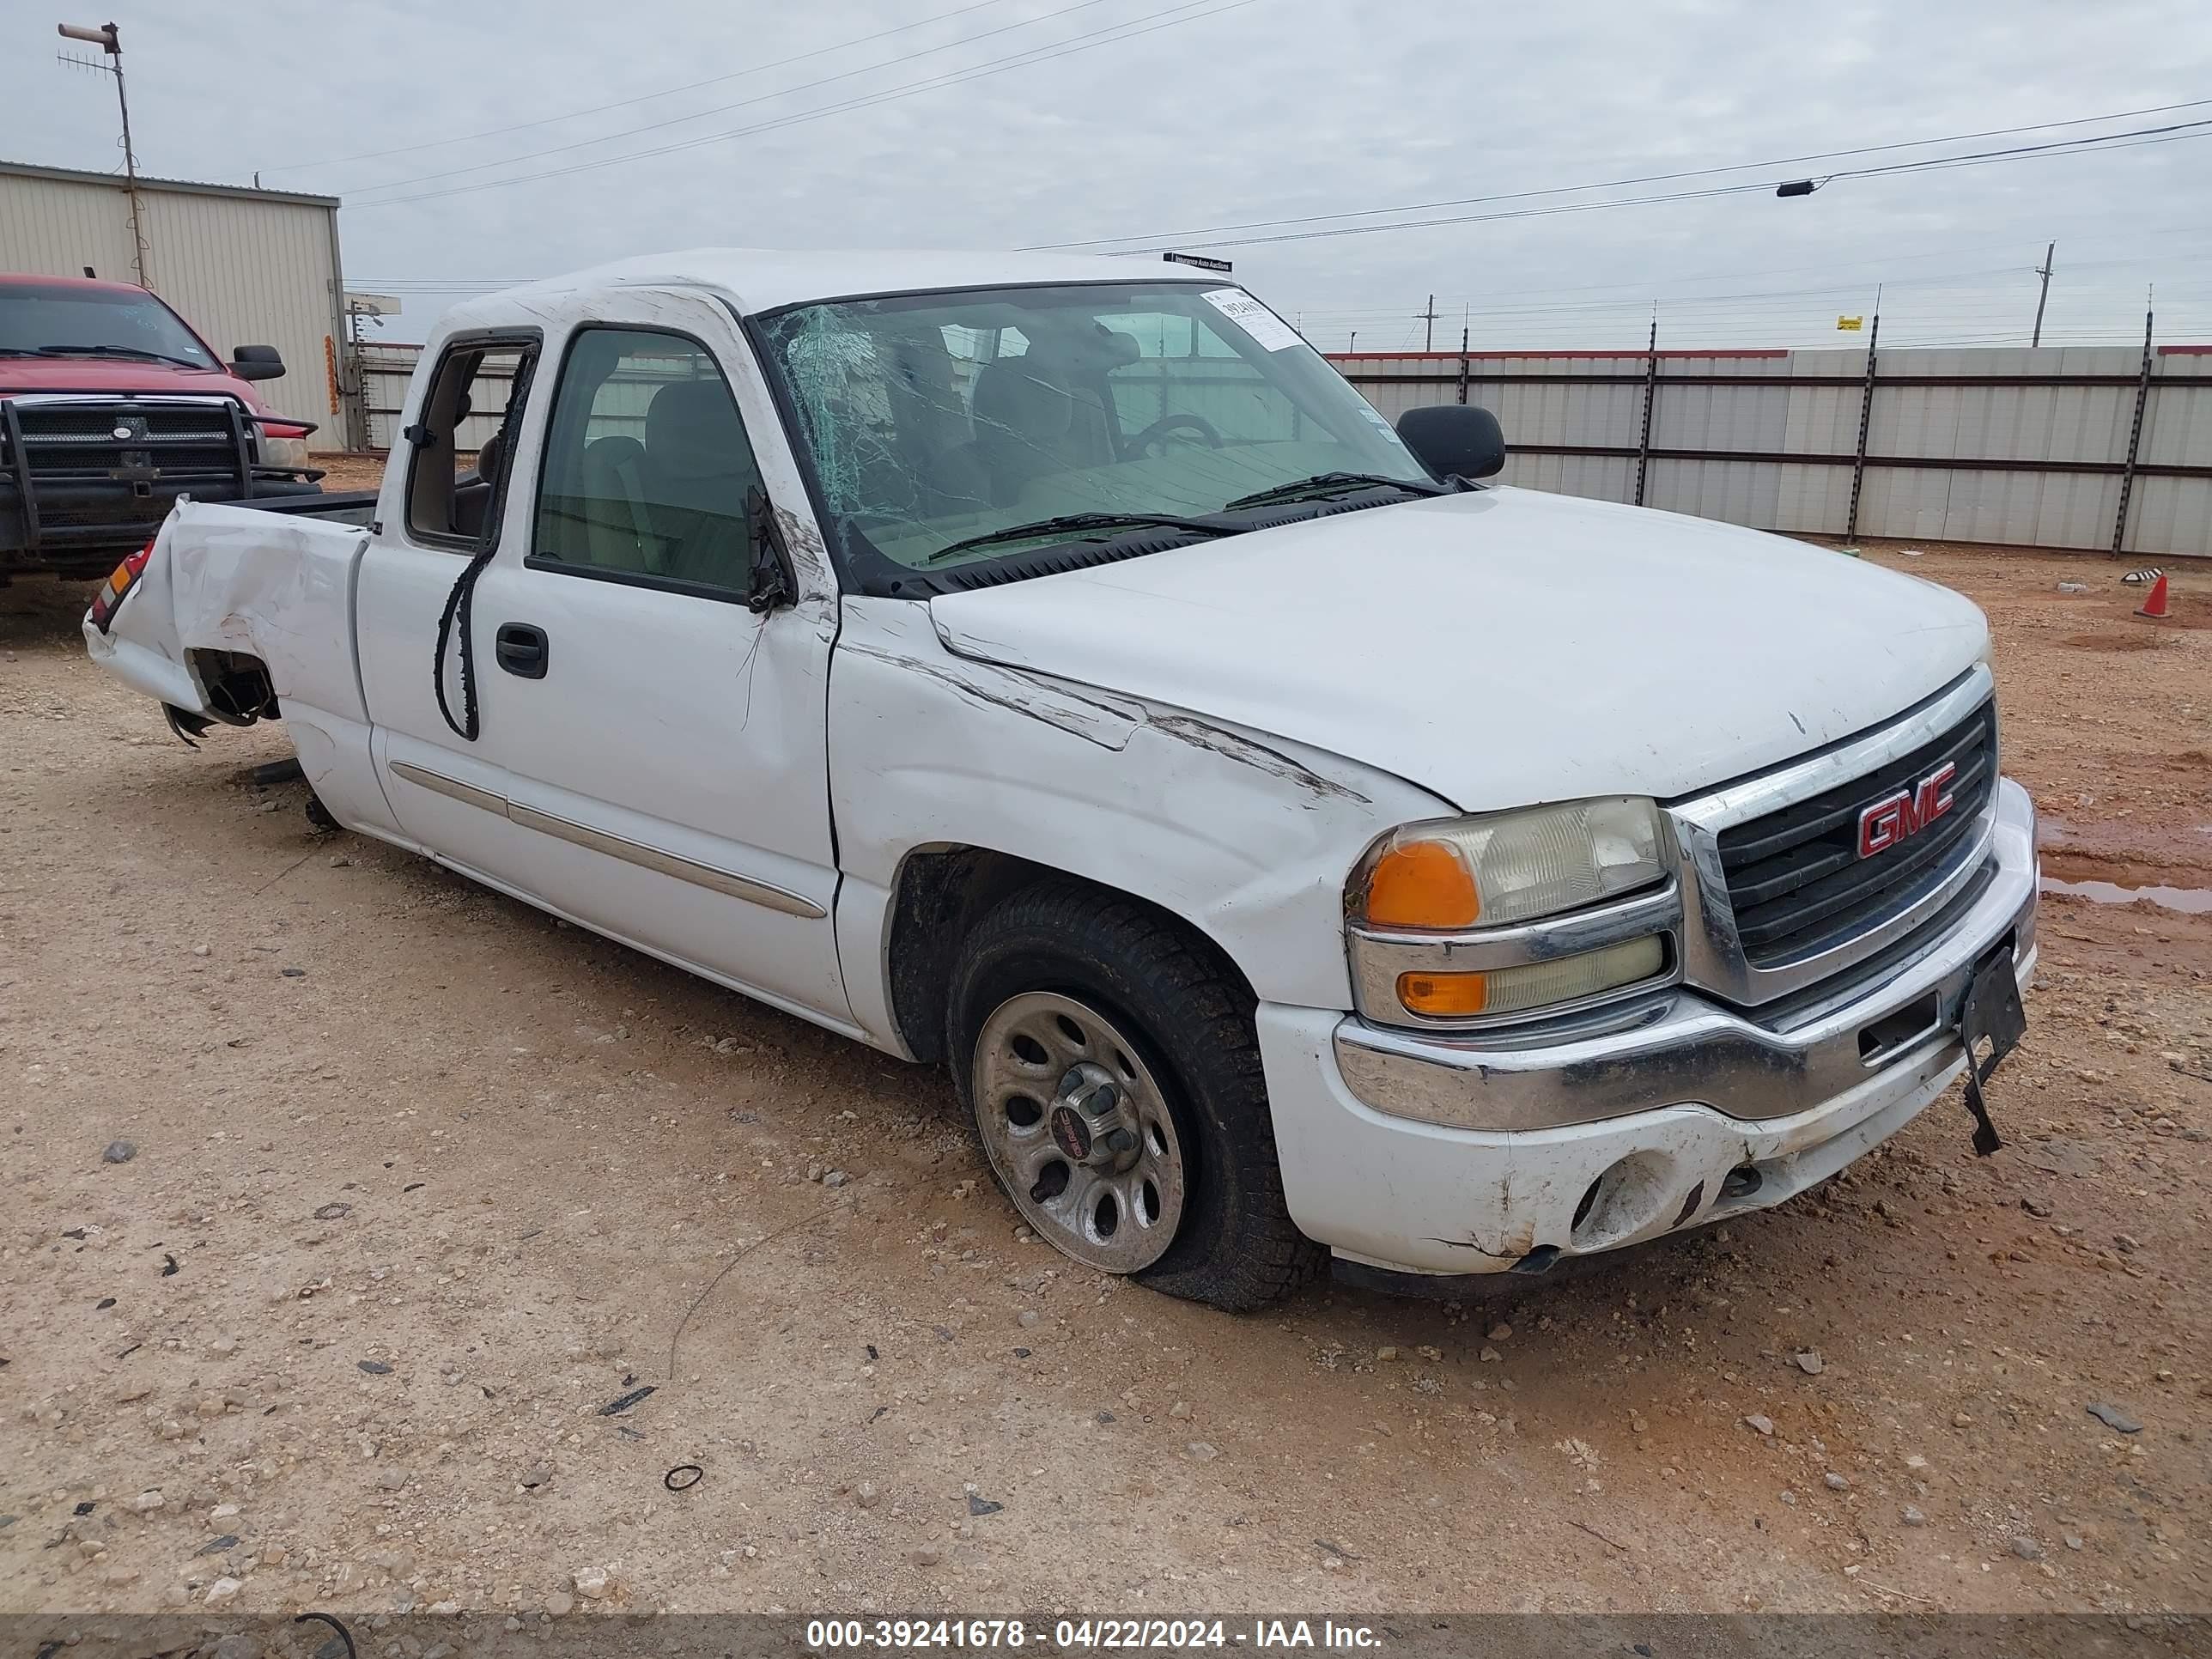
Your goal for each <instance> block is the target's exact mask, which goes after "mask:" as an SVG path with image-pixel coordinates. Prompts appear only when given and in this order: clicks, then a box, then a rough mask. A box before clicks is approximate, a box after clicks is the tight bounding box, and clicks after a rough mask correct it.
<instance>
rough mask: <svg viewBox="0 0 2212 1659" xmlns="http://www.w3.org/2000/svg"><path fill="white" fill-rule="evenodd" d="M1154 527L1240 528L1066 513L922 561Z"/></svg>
mask: <svg viewBox="0 0 2212 1659" xmlns="http://www.w3.org/2000/svg"><path fill="white" fill-rule="evenodd" d="M1154 528H1158V529H1162V530H1183V531H1188V532H1190V533H1191V534H1192V535H1194V536H1230V535H1234V534H1235V533H1236V532H1237V530H1238V529H1239V528H1241V526H1237V525H1229V524H1209V523H1208V522H1207V521H1206V520H1204V519H1179V518H1176V516H1175V515H1174V514H1172V513H1062V514H1061V515H1060V517H1059V518H1056V519H1039V520H1036V522H1035V523H1034V524H1017V525H1009V526H1006V528H1005V529H1004V530H987V531H985V532H983V533H982V534H981V535H980V536H970V537H969V538H967V539H966V540H964V541H957V542H954V543H952V544H950V545H949V546H945V547H940V548H939V549H938V550H937V551H936V552H934V553H933V554H931V555H930V556H928V557H927V558H926V559H924V560H923V561H922V562H923V563H924V564H936V563H939V562H941V561H943V560H945V559H949V558H951V556H953V555H954V554H955V553H965V552H967V551H968V550H969V549H971V548H977V547H989V546H992V545H993V544H995V543H999V542H1026V541H1036V540H1039V539H1042V538H1044V537H1047V536H1059V537H1062V538H1066V539H1067V540H1070V541H1073V540H1077V539H1079V538H1082V537H1084V536H1085V535H1086V534H1088V533H1090V532H1099V531H1104V532H1109V533H1113V532H1121V531H1124V530H1150V529H1154Z"/></svg>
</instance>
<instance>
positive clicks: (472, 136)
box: [261, 0, 1006, 173]
mask: <svg viewBox="0 0 2212 1659" xmlns="http://www.w3.org/2000/svg"><path fill="white" fill-rule="evenodd" d="M1005 3H1006V0H974V3H972V4H969V5H965V6H958V7H956V8H954V9H952V10H951V11H940V12H939V13H937V14H936V15H934V16H932V17H921V18H917V19H916V20H915V21H913V22H911V23H901V24H899V25H898V26H897V27H896V28H888V29H878V30H877V31H876V32H875V33H873V34H862V35H857V36H855V37H854V39H852V40H840V41H838V42H837V43H836V45H835V46H817V47H815V49H814V50H813V51H811V52H799V53H797V54H795V55H793V56H792V57H789V58H777V59H775V61H774V62H773V63H767V64H749V65H748V66H746V67H745V68H744V69H741V70H731V71H730V72H729V73H728V74H727V75H710V76H708V77H707V78H706V79H705V80H703V81H687V82H684V84H683V85H682V86H680V87H663V88H661V89H660V90H659V91H658V92H643V93H640V94H638V95H637V96H636V97H635V98H617V100H615V101H614V102H613V103H611V104H593V105H592V106H590V107H589V108H588V109H572V110H569V111H568V112H565V113H563V114H560V115H541V116H538V118H536V119H534V120H529V121H516V122H513V123H511V124H510V125H507V126H503V127H485V128H483V130H481V131H477V132H462V133H456V134H455V135H454V136H453V137H451V138H426V139H424V140H423V141H422V143H419V144H395V145H393V146H392V148H391V149H365V150H362V151H360V152H358V153H357V154H355V155H334V156H331V157H328V158H326V159H325V160H323V161H286V162H283V163H282V164H281V165H279V166H276V167H264V168H262V169H261V170H262V172H264V173H299V172H302V171H305V170H306V169H307V168H310V167H343V166H345V165H346V164H347V163H348V162H350V161H376V160H379V159H380V158H381V157H383V156H386V155H413V154H414V153H415V152H416V151H417V150H425V149H443V148H445V146H447V144H465V143H471V142H473V141H474V140H476V139H478V138H496V137H500V136H501V134H503V133H509V132H525V131H528V130H529V129H530V128H532V127H549V126H551V125H554V124H555V123H556V122H560V121H574V120H577V119H579V118H581V117H583V116H586V115H604V114H605V113H606V112H607V111H609V110H611V109H627V108H629V106H631V105H632V104H649V103H651V102H653V100H655V99H657V98H673V97H674V96H675V95H676V94H678V93H682V92H696V91H698V90H699V88H702V87H713V86H720V84H721V83H722V82H725V81H742V80H744V78H745V76H748V75H765V74H767V73H768V71H769V70H774V69H787V68H789V67H790V66H791V65H792V64H803V63H805V62H806V61H807V59H809V58H826V57H828V56H829V54H830V53H832V52H846V51H849V50H850V49H851V48H852V47H854V46H866V45H868V44H869V43H870V42H872V41H875V40H888V39H890V37H891V36H892V35H894V34H904V33H908V31H909V30H913V29H919V28H927V27H928V26H929V25H930V24H932V23H944V22H949V21H951V20H952V19H953V18H955V17H964V16H966V15H968V14H969V12H971V11H981V10H983V9H985V8H986V7H988V6H999V5H1004V4H1005ZM608 136H609V137H616V136H617V135H615V134H609V135H608Z"/></svg>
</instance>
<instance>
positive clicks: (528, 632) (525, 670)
mask: <svg viewBox="0 0 2212 1659" xmlns="http://www.w3.org/2000/svg"><path fill="white" fill-rule="evenodd" d="M492 648H493V652H494V654H495V655H496V656H497V657H498V658H499V665H500V666H501V668H504V669H505V670H507V672H508V673H510V674H519V675H520V676H521V677H522V678H524V679H526V680H542V679H544V678H545V659H546V655H547V652H546V646H545V630H544V629H542V628H533V627H532V626H531V625H530V624H529V623H501V624H500V625H499V632H498V634H497V635H495V636H494V639H493V646H492Z"/></svg>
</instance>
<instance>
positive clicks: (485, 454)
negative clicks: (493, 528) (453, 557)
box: [453, 425, 507, 538]
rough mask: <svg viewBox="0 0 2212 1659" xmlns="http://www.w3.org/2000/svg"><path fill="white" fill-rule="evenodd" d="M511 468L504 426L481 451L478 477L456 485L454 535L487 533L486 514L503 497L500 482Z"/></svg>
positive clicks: (477, 469)
mask: <svg viewBox="0 0 2212 1659" xmlns="http://www.w3.org/2000/svg"><path fill="white" fill-rule="evenodd" d="M506 465H507V428H506V427H505V426H504V425H501V426H500V427H499V428H497V429H496V430H495V431H494V432H493V433H492V435H491V436H490V437H489V438H487V439H485V440H484V441H483V447H482V448H480V449H478V450H477V465H476V476H475V477H473V478H463V479H461V480H459V482H458V483H455V484H454V485H453V532H454V534H456V535H459V536H468V537H472V538H473V537H477V536H480V535H482V534H483V523H484V514H485V513H489V512H490V511H491V505H492V502H493V501H495V500H496V499H498V496H499V481H500V477H501V473H502V472H503V471H504V470H505V468H506Z"/></svg>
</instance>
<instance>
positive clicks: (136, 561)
mask: <svg viewBox="0 0 2212 1659" xmlns="http://www.w3.org/2000/svg"><path fill="white" fill-rule="evenodd" d="M153 556H154V544H153V543H151V542H148V543H147V544H146V545H145V546H143V547H142V548H140V549H139V550H137V552H136V553H133V554H132V555H131V556H130V557H129V558H127V559H125V560H124V562H122V563H121V564H118V565H117V566H116V567H115V573H114V574H112V575H111V576H110V577H108V579H107V580H106V581H104V582H102V583H101V584H100V592H98V593H97V594H96V595H94V598H93V601H92V625H93V626H94V628H97V629H99V630H100V632H101V633H103V634H105V633H106V632H107V630H108V628H109V627H110V625H112V623H113V622H114V621H115V613H116V611H117V610H118V608H119V607H120V606H121V605H122V604H123V596H124V595H125V593H128V592H130V591H131V589H132V588H134V587H136V586H137V585H138V579H139V578H140V577H141V576H143V575H144V574H146V561H147V560H149V559H150V558H152V557H153Z"/></svg>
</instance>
